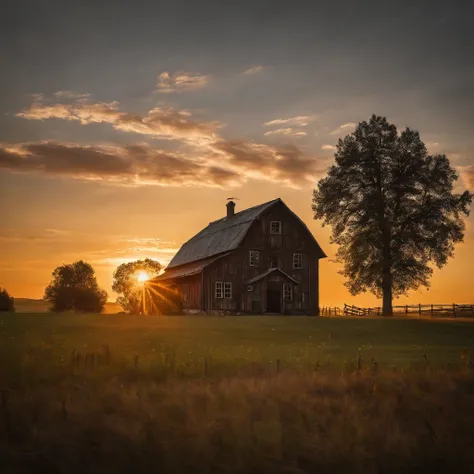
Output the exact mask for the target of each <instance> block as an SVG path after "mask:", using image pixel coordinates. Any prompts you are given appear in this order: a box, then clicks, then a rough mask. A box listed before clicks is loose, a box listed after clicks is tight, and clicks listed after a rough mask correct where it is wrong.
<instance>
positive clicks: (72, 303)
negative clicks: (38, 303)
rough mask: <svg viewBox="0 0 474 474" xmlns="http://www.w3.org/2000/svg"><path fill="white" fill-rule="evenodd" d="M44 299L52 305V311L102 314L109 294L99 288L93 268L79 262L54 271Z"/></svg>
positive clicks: (62, 266)
mask: <svg viewBox="0 0 474 474" xmlns="http://www.w3.org/2000/svg"><path fill="white" fill-rule="evenodd" d="M44 299H45V300H46V301H49V302H50V303H51V308H50V309H51V311H58V312H59V311H68V310H74V311H81V312H84V313H100V312H101V311H102V309H103V308H104V305H105V303H106V301H107V293H106V292H105V291H104V290H102V289H100V288H99V285H98V284H97V280H96V276H95V272H94V269H93V268H92V266H91V265H90V264H89V263H86V262H84V261H82V260H79V261H77V262H74V263H71V264H67V265H61V266H60V267H57V268H56V269H55V270H54V272H53V279H52V281H51V283H50V284H49V285H48V286H47V287H46V289H45V292H44Z"/></svg>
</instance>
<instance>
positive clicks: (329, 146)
mask: <svg viewBox="0 0 474 474" xmlns="http://www.w3.org/2000/svg"><path fill="white" fill-rule="evenodd" d="M335 149H336V147H335V146H334V145H323V146H322V147H321V150H331V151H333V150H335Z"/></svg>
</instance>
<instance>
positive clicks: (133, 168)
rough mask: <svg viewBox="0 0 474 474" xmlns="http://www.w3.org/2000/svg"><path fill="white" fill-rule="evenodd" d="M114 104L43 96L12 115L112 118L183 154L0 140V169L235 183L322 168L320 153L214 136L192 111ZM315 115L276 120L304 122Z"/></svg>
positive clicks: (139, 180) (292, 182)
mask: <svg viewBox="0 0 474 474" xmlns="http://www.w3.org/2000/svg"><path fill="white" fill-rule="evenodd" d="M119 105H120V104H119V103H118V102H91V101H90V99H88V98H84V99H81V100H72V102H71V103H67V101H66V100H65V101H61V103H49V102H48V100H46V99H44V98H41V99H40V100H38V101H36V102H34V103H32V104H31V105H30V106H29V107H27V108H26V109H24V110H22V111H21V112H19V113H18V114H17V117H20V118H24V119H29V120H46V119H51V118H56V119H62V120H67V121H76V122H78V123H81V124H83V125H88V124H92V123H106V124H110V125H111V126H112V127H113V128H114V129H115V130H118V131H123V132H131V133H136V134H141V135H144V136H150V137H152V138H166V139H174V140H180V141H182V142H184V143H185V144H186V145H188V146H187V147H186V148H185V149H186V153H187V154H186V155H184V154H182V153H177V152H176V153H173V152H165V151H162V150H158V149H154V148H152V147H151V146H148V145H143V144H139V145H129V146H112V145H111V146H106V145H83V144H77V143H64V142H54V141H53V142H39V143H24V144H17V145H5V146H3V147H2V146H1V144H0V168H3V169H8V170H10V171H16V172H22V171H23V172H36V173H44V174H54V175H62V176H70V177H72V178H76V179H87V180H100V181H105V182H113V183H124V184H132V185H145V184H157V185H164V186H181V185H186V186H194V185H195V186H199V185H205V186H238V185H241V184H242V183H244V182H247V181H248V180H249V179H254V180H262V181H269V182H279V183H281V184H283V185H287V186H293V187H294V186H300V185H304V184H306V185H307V184H308V182H313V181H314V179H315V177H316V176H319V175H320V174H321V172H322V171H323V168H322V166H323V164H324V163H323V162H322V161H321V159H317V160H316V159H314V158H312V157H308V156H306V154H305V153H303V152H302V150H300V149H299V148H297V147H295V146H294V145H287V146H283V145H281V146H278V147H276V146H269V145H265V144H258V143H253V142H247V141H244V140H231V139H227V138H223V137H221V136H219V135H218V134H217V129H218V128H219V126H220V125H219V123H218V122H210V121H198V120H195V119H194V118H193V117H192V116H191V114H190V112H188V111H183V110H181V111H180V110H175V109H172V108H165V107H156V108H153V109H151V110H149V111H148V112H147V113H146V114H145V115H138V114H132V113H128V112H124V111H121V110H120V109H119ZM313 118H314V117H309V116H297V117H292V118H289V119H278V120H274V121H272V122H269V123H268V124H269V125H273V124H277V123H280V122H285V123H291V124H294V125H295V127H304V126H306V125H307V124H308V122H309V121H310V120H313ZM266 135H267V136H281V137H303V136H305V135H306V131H303V130H300V129H298V128H296V129H295V128H293V127H281V128H277V129H275V130H269V131H267V132H266Z"/></svg>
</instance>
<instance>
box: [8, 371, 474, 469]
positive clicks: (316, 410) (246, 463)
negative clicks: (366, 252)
mask: <svg viewBox="0 0 474 474" xmlns="http://www.w3.org/2000/svg"><path fill="white" fill-rule="evenodd" d="M0 411H1V412H2V421H0V439H1V440H2V442H1V443H0V459H2V463H3V465H0V467H1V468H2V471H1V472H3V473H17V472H45V473H46V472H58V473H59V472H64V473H78V474H79V473H81V474H82V473H84V472H89V473H109V472H110V473H112V472H113V473H129V472H135V473H151V472H170V473H188V472H189V473H213V472H223V473H244V472H255V473H270V472H281V473H283V472H286V473H291V472H293V473H297V472H308V473H319V472H323V473H325V472H328V473H329V472H331V473H339V472H341V473H359V472H360V473H362V472H364V473H382V472H383V473H387V474H390V473H400V472H404V473H412V472H413V473H417V474H419V473H423V472H430V473H431V472H440V471H439V469H440V468H442V469H443V470H444V471H445V472H457V473H464V472H466V473H467V472H472V466H473V465H474V464H473V462H474V451H473V450H472V446H474V429H473V427H472V420H473V419H474V379H473V377H472V375H471V374H470V373H468V372H458V373H447V372H440V371H430V370H428V371H420V372H406V371H405V372H400V373H396V372H390V373H389V372H384V373H377V374H374V373H370V372H364V371H362V372H354V373H347V372H346V373H344V374H342V373H339V374H338V373H336V372H331V371H330V372H305V373H300V374H295V373H293V372H286V371H282V372H280V373H278V374H274V375H264V376H260V377H255V376H245V375H240V376H231V377H223V378H222V377H221V378H210V379H209V378H207V379H206V378H201V379H194V380H190V379H181V380H179V379H168V380H167V381H166V382H162V381H160V380H158V379H156V377H154V376H153V375H152V374H149V373H141V372H140V371H134V370H129V371H124V372H122V373H119V374H115V375H113V376H112V375H108V376H106V375H105V374H103V375H102V376H101V377H93V376H87V375H77V374H76V375H74V374H69V375H68V376H63V377H61V378H60V379H56V380H55V379H54V378H53V379H47V380H43V381H42V383H40V384H39V383H35V384H34V385H31V386H29V385H28V383H26V384H24V385H23V386H22V387H21V388H17V389H15V390H10V391H7V392H4V405H3V407H2V409H1V410H0ZM7 420H8V421H7ZM33 468H35V469H37V470H36V471H30V470H28V469H33Z"/></svg>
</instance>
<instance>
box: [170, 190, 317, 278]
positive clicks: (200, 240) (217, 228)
mask: <svg viewBox="0 0 474 474" xmlns="http://www.w3.org/2000/svg"><path fill="white" fill-rule="evenodd" d="M279 202H280V203H282V204H283V205H284V206H285V207H286V208H287V209H288V210H289V212H291V214H293V215H294V216H295V217H296V219H298V220H299V221H300V222H301V224H302V225H303V226H304V227H305V228H306V230H307V231H308V233H309V235H311V237H312V238H313V240H314V242H315V244H316V245H317V246H318V248H319V250H320V255H321V257H325V256H326V255H325V254H324V252H323V251H322V250H321V247H319V244H318V243H317V241H316V239H315V238H314V236H313V235H312V234H311V232H310V230H309V229H308V228H307V226H306V224H305V223H304V222H303V221H302V220H301V219H300V218H299V217H298V216H297V215H296V214H295V213H294V212H293V211H292V210H291V209H290V208H288V206H286V204H285V203H284V202H283V201H282V200H281V199H280V198H278V199H273V200H272V201H268V202H265V203H263V204H259V205H258V206H253V207H250V208H248V209H244V210H243V211H240V212H237V213H235V214H234V215H233V216H232V217H223V218H222V219H218V220H216V221H213V222H210V223H209V225H208V226H207V227H205V228H204V229H203V230H201V232H199V233H197V234H196V235H195V236H194V237H192V238H191V239H189V240H188V241H187V242H186V243H185V244H183V246H182V247H181V248H180V249H179V251H178V253H177V254H176V255H175V256H174V257H173V259H172V260H171V262H170V263H169V265H168V267H167V268H166V270H167V272H168V270H170V269H172V268H175V267H178V266H181V265H186V264H189V263H191V262H195V261H198V260H202V259H206V258H209V257H212V256H214V255H219V254H223V253H225V252H230V251H232V250H235V249H236V248H237V247H238V246H239V245H240V243H241V242H242V240H243V239H244V237H245V236H246V234H247V232H248V231H249V229H250V227H251V225H252V224H253V223H254V221H255V220H257V219H258V218H259V217H260V216H261V215H262V214H263V213H264V212H265V211H266V210H267V209H269V208H270V207H271V206H273V205H275V204H276V203H279Z"/></svg>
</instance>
